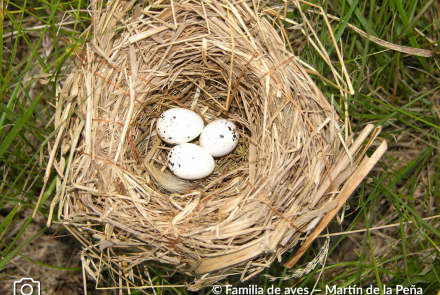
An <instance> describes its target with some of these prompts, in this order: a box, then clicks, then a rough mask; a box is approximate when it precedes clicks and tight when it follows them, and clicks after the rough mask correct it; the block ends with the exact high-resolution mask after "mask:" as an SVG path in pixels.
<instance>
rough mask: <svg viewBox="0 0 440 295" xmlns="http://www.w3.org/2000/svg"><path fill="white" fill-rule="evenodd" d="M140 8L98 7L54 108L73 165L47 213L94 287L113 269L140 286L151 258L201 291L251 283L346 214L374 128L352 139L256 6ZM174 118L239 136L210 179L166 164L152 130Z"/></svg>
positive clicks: (124, 283)
mask: <svg viewBox="0 0 440 295" xmlns="http://www.w3.org/2000/svg"><path fill="white" fill-rule="evenodd" d="M134 2H135V1H130V2H125V1H119V0H116V1H109V3H108V4H107V5H106V8H104V7H102V6H100V5H98V4H96V3H94V2H93V4H92V6H91V7H92V9H91V15H92V26H91V27H90V29H89V30H88V31H87V32H86V33H87V34H89V33H90V34H93V38H92V39H91V41H90V42H88V43H86V44H85V45H84V47H83V48H82V50H81V51H78V52H77V57H76V59H75V64H76V67H75V68H73V69H72V71H71V74H70V75H69V76H68V78H67V79H66V81H65V83H64V87H63V89H62V91H61V93H60V100H59V102H58V105H57V113H56V118H55V120H56V124H58V125H60V124H61V123H62V122H63V121H64V120H66V119H67V122H66V124H64V125H63V126H67V127H66V128H64V129H62V130H61V129H60V133H59V135H58V137H57V141H58V142H59V143H60V144H59V149H61V151H62V153H63V154H64V153H67V152H68V151H69V150H70V154H71V155H73V157H71V158H69V160H68V161H67V164H66V165H65V167H64V164H63V166H62V167H57V168H58V169H57V171H58V170H60V172H59V173H61V174H62V175H61V174H60V176H61V177H60V179H62V181H59V183H58V185H57V195H56V196H55V198H54V200H53V202H52V205H51V210H52V211H53V210H54V208H55V206H58V208H59V210H58V212H59V216H58V218H59V220H60V221H61V223H62V224H64V225H65V226H66V227H67V228H68V230H69V231H70V232H71V233H72V234H74V235H75V236H76V237H77V238H78V239H79V240H80V241H81V242H82V243H83V245H84V251H83V253H82V256H81V257H82V261H83V268H84V275H85V274H88V275H89V277H92V278H93V279H95V280H101V279H102V277H101V272H102V271H103V269H104V268H106V269H108V270H110V271H111V272H113V274H114V275H113V276H112V277H113V278H114V282H113V283H114V285H115V286H119V287H127V288H135V287H137V286H144V285H145V284H147V282H148V277H147V276H146V275H144V274H143V273H142V272H141V271H140V268H143V267H144V265H146V264H148V263H149V262H151V261H157V262H160V263H164V266H165V264H166V265H168V266H167V267H168V269H169V267H170V265H171V266H173V270H174V271H177V272H181V273H185V274H188V275H191V276H194V277H195V279H196V280H195V283H194V284H193V285H191V286H190V289H191V290H197V289H200V288H201V287H203V286H206V285H209V284H212V283H214V282H216V281H219V280H221V279H222V278H225V277H226V276H228V275H234V274H238V275H241V279H242V280H246V279H248V278H250V277H252V276H253V275H255V274H257V273H259V272H261V271H262V270H263V269H264V268H265V267H268V266H270V265H271V263H272V262H273V261H274V259H276V258H278V259H281V254H282V253H284V252H285V251H287V250H290V249H292V247H294V246H295V245H296V244H297V242H298V241H299V238H300V235H301V232H303V233H305V232H308V231H312V230H313V228H314V227H315V226H316V225H318V224H319V223H320V221H321V219H322V218H323V217H324V216H325V215H326V214H327V213H328V212H329V211H330V210H332V209H335V208H336V211H337V208H338V207H337V206H338V193H339V188H340V187H341V186H342V185H343V184H344V182H345V180H346V179H347V178H349V177H350V176H351V175H352V174H353V173H354V172H356V168H357V167H358V164H359V163H360V158H359V159H357V160H356V159H355V155H356V154H357V153H358V151H359V150H360V147H361V144H362V142H363V141H364V140H365V139H366V138H367V136H368V134H369V133H370V132H371V130H372V126H369V127H368V128H366V129H368V130H366V131H365V132H363V133H362V134H361V135H360V136H359V138H358V139H357V140H356V141H355V142H354V143H353V141H352V138H346V140H343V138H342V136H341V133H340V130H339V125H338V123H337V122H338V119H339V118H338V116H337V114H336V112H335V110H334V109H333V107H332V106H331V105H330V104H329V102H328V99H327V98H326V97H324V96H323V94H322V93H321V92H320V91H319V90H318V88H317V87H316V85H315V84H314V83H313V81H312V79H311V78H310V77H309V76H308V74H307V72H306V70H305V69H304V68H303V67H302V65H301V64H300V61H299V59H298V57H295V56H293V55H292V54H291V53H289V52H288V51H287V50H286V49H285V48H286V46H285V43H284V42H283V40H282V39H281V38H280V37H279V34H278V33H277V31H276V30H275V29H274V27H273V25H271V24H270V23H269V22H268V20H267V19H266V18H262V17H261V15H260V14H256V11H261V10H258V9H259V8H258V7H256V6H254V5H253V4H252V2H245V1H237V2H235V3H232V2H228V1H216V0H201V1H184V2H183V1H158V2H157V3H153V4H152V5H150V6H148V7H147V8H141V7H140V6H136V7H133V3H134ZM268 19H270V16H268ZM339 77H340V76H339ZM175 107H184V108H188V109H192V110H194V111H195V112H197V113H198V114H199V115H200V116H201V117H202V118H203V120H204V121H205V124H207V123H208V122H211V121H213V120H215V119H218V118H228V119H229V120H231V121H233V122H235V124H236V125H237V126H239V132H240V134H241V136H240V142H239V145H238V147H237V148H236V149H235V150H234V151H233V152H232V153H231V154H229V155H227V156H224V157H222V158H218V159H216V168H215V171H214V173H213V174H211V175H210V176H208V177H206V178H203V179H200V180H197V181H183V180H179V179H177V178H176V177H175V176H173V175H172V174H171V172H170V171H169V170H168V168H167V166H166V157H167V152H168V150H170V149H171V148H172V146H171V145H169V144H166V143H164V142H162V141H161V140H160V139H159V137H158V136H157V135H156V131H155V122H156V121H157V117H158V116H159V115H160V114H161V113H162V112H163V111H165V110H167V109H169V108H175ZM74 109H76V111H75V113H74V114H73V116H72V117H71V118H70V119H68V115H69V114H70V113H71V112H72V110H74ZM346 126H347V125H346ZM346 133H347V134H348V131H347V132H346ZM195 143H197V142H195ZM351 143H353V144H351ZM57 146H58V144H57ZM55 148H57V147H54V149H55ZM60 163H61V161H60ZM63 163H64V162H63ZM61 170H62V171H63V172H61ZM63 173H64V174H63ZM330 176H331V177H330ZM352 189H354V188H352ZM347 197H348V196H347ZM50 222H51V220H49V224H50Z"/></svg>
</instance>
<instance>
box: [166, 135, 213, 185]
mask: <svg viewBox="0 0 440 295" xmlns="http://www.w3.org/2000/svg"><path fill="white" fill-rule="evenodd" d="M168 168H170V170H171V172H173V173H174V174H175V175H176V176H178V177H180V178H183V179H200V178H203V177H206V176H208V175H209V174H211V173H212V172H213V171H214V168H215V162H214V158H213V157H212V156H211V155H210V154H209V153H208V152H207V151H206V150H205V149H204V148H202V147H201V146H198V145H196V144H192V143H182V144H179V145H176V146H175V147H173V148H172V149H171V150H170V152H169V153H168Z"/></svg>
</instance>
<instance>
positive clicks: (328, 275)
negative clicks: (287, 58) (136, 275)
mask: <svg viewBox="0 0 440 295" xmlns="http://www.w3.org/2000/svg"><path fill="white" fill-rule="evenodd" d="M122 2H123V1H121V3H122ZM138 2H140V3H143V4H144V5H148V1H138ZM256 2H257V1H256ZM266 2H268V1H266ZM311 2H312V3H314V4H316V5H319V6H321V7H322V8H323V11H324V12H325V13H326V14H328V17H329V19H330V20H331V25H332V30H333V34H334V36H335V38H336V40H338V41H340V42H341V44H343V45H342V47H341V50H342V52H343V58H344V60H345V66H346V67H347V69H348V72H349V75H350V77H351V79H352V82H353V87H354V89H355V94H354V95H350V96H348V97H347V98H346V99H345V98H343V97H341V96H340V94H339V91H338V90H337V89H336V88H335V87H333V86H332V85H331V84H329V83H328V82H326V81H325V80H324V79H322V77H326V78H328V79H330V80H331V77H332V75H331V73H330V69H329V67H328V66H327V65H326V64H325V62H324V61H323V60H322V59H321V58H319V57H318V56H317V55H316V52H315V51H314V49H313V48H312V47H311V45H310V44H309V43H308V42H307V41H306V38H305V37H304V35H303V34H302V33H301V31H300V28H301V27H300V26H295V25H292V23H289V22H286V21H283V20H281V19H274V20H275V22H276V25H277V26H280V25H282V26H283V27H284V28H285V30H286V32H287V36H288V37H289V42H290V44H289V46H288V48H289V50H292V51H293V52H294V53H295V54H297V55H299V56H300V57H301V59H303V60H304V61H305V62H306V63H307V64H309V65H310V66H312V67H313V68H314V69H316V71H317V72H318V73H319V75H320V76H321V77H319V76H317V75H315V76H314V79H315V81H316V83H317V84H318V86H319V87H320V89H321V90H322V91H323V92H324V93H325V94H326V95H327V97H328V98H329V99H333V100H334V102H335V105H336V107H337V110H338V112H339V114H340V116H341V118H342V119H344V120H348V122H349V127H350V128H351V130H352V131H353V132H355V133H356V132H358V131H360V130H362V128H363V126H365V125H366V124H367V123H373V124H375V125H377V126H379V125H381V126H382V129H383V131H382V133H381V137H383V138H385V139H386V140H387V142H388V145H389V150H388V152H387V153H386V154H385V156H384V158H383V159H382V160H381V161H380V163H379V164H378V165H377V167H375V168H374V169H373V171H372V172H371V173H370V174H369V175H368V177H367V179H366V181H364V182H363V183H362V184H361V185H360V186H359V188H358V190H357V191H356V192H355V193H354V195H353V196H352V197H351V198H350V199H349V202H348V203H347V206H346V207H345V208H344V210H343V211H342V212H340V213H339V216H338V218H337V219H335V220H334V221H333V222H332V224H330V226H329V228H328V232H329V233H330V235H329V236H330V237H329V248H328V255H326V256H325V257H324V258H325V259H323V260H322V262H324V261H325V263H322V264H318V265H317V267H316V268H315V269H314V270H313V271H312V272H310V273H309V274H306V275H304V276H303V277H301V278H289V270H286V269H284V268H283V267H282V263H275V264H274V265H273V266H272V267H271V268H268V269H267V271H266V274H268V275H271V276H275V277H284V279H285V280H277V281H275V282H271V281H270V280H269V278H268V277H266V276H264V275H260V276H258V277H257V278H255V279H253V280H252V281H250V282H246V283H244V284H242V285H243V286H248V285H249V284H258V285H259V286H262V287H265V288H267V287H269V286H271V285H273V284H274V285H275V286H284V287H292V286H296V287H300V286H307V287H309V288H310V289H312V288H313V286H315V284H316V287H317V288H318V289H320V290H321V289H323V288H325V287H324V286H325V285H337V286H339V287H344V286H354V285H356V286H369V285H370V284H373V285H375V286H383V285H386V286H387V287H392V288H395V287H396V285H405V286H408V287H409V286H411V285H415V286H416V287H422V288H423V290H424V291H423V292H424V294H440V271H439V269H440V260H439V254H440V248H439V245H440V230H439V229H438V228H439V224H440V219H439V217H440V216H439V211H438V208H439V206H440V157H439V149H440V127H439V126H440V96H439V93H440V83H439V81H440V64H439V62H440V61H439V48H440V41H439V37H440V2H439V1H435V0H384V1H376V0H334V1H326V0H324V1H317V0H315V1H311ZM1 4H2V5H1V7H2V9H3V10H2V18H1V19H0V22H1V25H0V38H1V43H2V46H1V47H0V52H1V56H2V72H1V76H0V97H1V103H0V114H1V116H0V175H1V177H0V194H1V195H0V254H1V260H0V292H2V294H9V293H5V292H11V290H12V286H13V282H14V281H15V280H17V279H20V278H22V277H32V278H34V279H36V280H40V281H41V286H42V289H43V290H45V292H46V293H45V294H82V293H84V286H85V285H84V284H83V282H82V271H81V264H80V260H79V255H78V253H79V251H81V248H80V245H79V244H78V243H77V242H76V241H75V240H74V239H73V238H72V237H70V236H69V235H68V233H67V232H66V231H64V230H63V229H62V228H61V227H58V225H56V224H55V225H52V226H51V227H50V228H47V227H46V226H45V224H46V220H47V217H48V214H49V211H48V207H49V201H50V198H51V197H53V193H54V191H55V187H56V178H55V176H56V174H55V173H53V175H52V177H51V178H50V181H49V183H48V186H47V188H46V191H45V193H44V195H43V202H42V203H41V205H40V207H39V208H38V212H39V213H38V214H37V216H36V218H35V219H32V217H31V215H32V212H33V210H34V209H35V204H36V201H37V198H38V196H39V194H40V190H41V188H42V186H43V176H44V173H45V165H46V164H47V159H48V155H49V153H50V151H51V146H52V142H53V140H54V134H56V130H54V127H53V122H52V119H53V118H54V116H53V114H54V107H55V106H56V104H57V94H58V93H59V91H60V87H61V84H60V82H61V81H62V80H63V79H64V78H65V73H66V70H67V68H68V67H69V66H72V63H73V61H74V59H73V58H72V57H74V55H75V50H77V49H79V48H80V47H81V45H82V44H83V42H84V41H85V40H86V36H85V35H84V34H83V33H84V31H85V30H86V29H87V27H88V25H89V23H90V15H88V14H87V12H86V9H87V5H88V1H86V0H21V1H9V0H1ZM268 4H269V5H271V6H272V7H273V8H274V9H280V10H281V9H284V8H285V4H284V2H280V3H278V2H269V3H268ZM301 5H302V9H303V11H305V12H306V16H307V18H308V19H309V20H310V21H311V23H312V24H313V26H314V27H315V30H316V31H317V33H318V35H319V36H320V38H321V42H322V43H323V44H324V46H325V48H326V49H327V53H328V54H329V55H330V57H331V59H332V61H333V66H334V67H335V68H336V69H339V70H340V69H341V64H339V62H338V59H337V58H336V54H335V51H334V45H333V43H332V40H331V38H330V37H329V35H330V34H329V31H328V30H327V28H326V26H325V25H323V20H322V17H320V15H319V10H318V9H316V8H314V7H313V6H310V5H308V4H306V3H301ZM293 7H294V5H293V3H291V2H290V1H289V2H288V3H287V11H286V17H287V18H289V19H291V20H293V21H295V22H297V23H300V24H301V23H302V19H301V17H300V14H299V13H298V11H297V10H294V9H293ZM283 12H284V11H283ZM332 16H335V17H332ZM274 25H275V23H274ZM359 31H362V32H365V34H362V33H360V32H359ZM375 38H376V39H375ZM378 40H379V41H378ZM387 42H388V43H387ZM390 44H391V45H390ZM392 44H394V45H398V46H401V47H392ZM396 48H397V49H399V51H397V50H394V49H396ZM417 49H425V50H427V51H424V52H425V53H426V52H427V53H428V54H427V55H429V56H420V52H418V51H417ZM402 51H403V52H402ZM346 106H347V108H346ZM55 214H56V213H55ZM325 241H326V237H323V238H319V239H317V242H316V243H315V247H312V248H311V249H310V250H309V252H307V255H305V256H304V257H303V259H302V260H301V263H304V264H306V263H307V262H310V261H312V259H313V258H314V257H316V255H317V254H318V253H319V252H320V251H321V249H322V248H323V246H325V245H326V244H325ZM324 250H325V247H324ZM288 255H289V254H286V255H285V256H286V257H284V258H283V260H287V259H288ZM149 271H150V275H151V281H152V282H153V284H155V285H166V284H170V285H171V284H176V285H181V284H185V283H190V282H191V279H190V278H188V277H185V276H180V275H176V276H172V277H166V276H165V274H166V273H164V270H163V269H162V270H161V269H158V268H156V267H155V266H154V265H150V266H149ZM229 283H231V284H233V285H236V286H239V285H240V283H239V280H238V278H237V279H236V280H233V281H229ZM94 286H95V285H94V283H93V282H92V281H90V280H88V281H87V284H86V287H87V289H88V294H116V291H114V290H112V291H104V290H99V291H94ZM102 287H104V286H102ZM147 292H148V293H152V291H151V290H148V291H147ZM203 292H205V293H209V292H210V290H208V289H206V290H205V291H201V293H203ZM137 293H141V292H137V291H134V292H132V294H137ZM156 293H157V294H169V293H172V294H180V293H186V294H187V293H190V292H187V291H185V290H184V288H163V289H157V290H156ZM318 293H319V292H318ZM11 294H12V293H11Z"/></svg>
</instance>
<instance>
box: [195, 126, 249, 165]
mask: <svg viewBox="0 0 440 295" xmlns="http://www.w3.org/2000/svg"><path fill="white" fill-rule="evenodd" d="M239 138H240V135H239V134H238V132H237V127H236V126H235V124H234V123H233V122H231V121H228V120H225V119H219V120H215V121H212V122H211V123H209V124H208V125H206V127H205V129H203V131H202V134H201V135H200V140H199V144H200V146H201V147H203V148H204V149H205V150H206V151H207V152H208V153H210V154H211V156H213V157H222V156H224V155H227V154H229V153H230V152H232V151H233V150H234V149H235V147H236V146H237V144H238V139H239Z"/></svg>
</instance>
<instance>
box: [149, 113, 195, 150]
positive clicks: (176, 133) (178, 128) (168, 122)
mask: <svg viewBox="0 0 440 295" xmlns="http://www.w3.org/2000/svg"><path fill="white" fill-rule="evenodd" d="M203 126H204V124H203V120H202V118H201V117H200V116H199V115H198V114H197V113H195V112H193V111H191V110H187V109H184V108H174V109H169V110H166V111H165V112H163V113H162V114H161V115H160V117H159V119H158V120H157V123H156V131H157V134H158V135H159V137H160V138H161V139H162V140H163V141H165V142H168V143H171V144H181V143H184V142H189V141H191V140H193V139H194V138H196V137H197V136H199V135H200V133H201V132H202V130H203Z"/></svg>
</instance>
